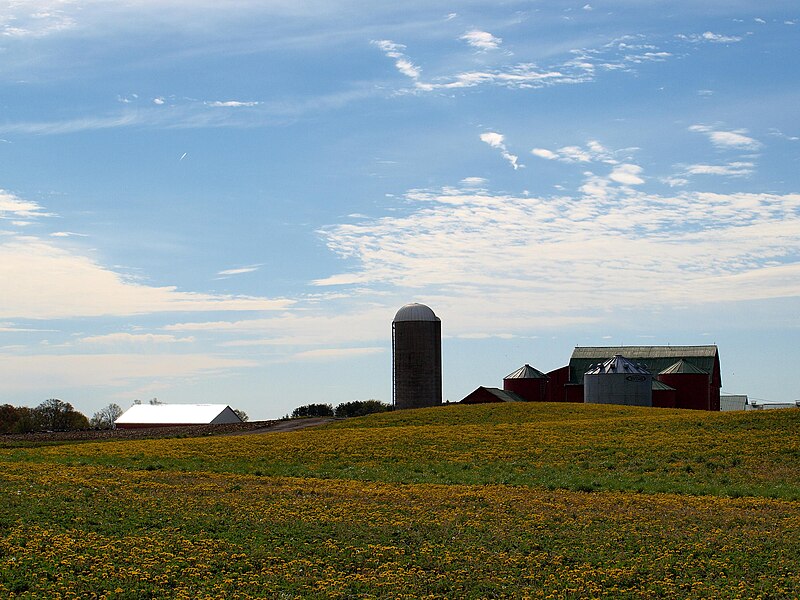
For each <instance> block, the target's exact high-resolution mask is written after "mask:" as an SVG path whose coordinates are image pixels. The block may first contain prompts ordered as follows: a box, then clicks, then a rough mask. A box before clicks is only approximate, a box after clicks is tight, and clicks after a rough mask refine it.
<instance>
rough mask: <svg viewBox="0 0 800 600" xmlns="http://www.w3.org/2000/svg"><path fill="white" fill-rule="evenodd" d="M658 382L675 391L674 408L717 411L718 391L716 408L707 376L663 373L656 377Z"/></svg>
mask: <svg viewBox="0 0 800 600" xmlns="http://www.w3.org/2000/svg"><path fill="white" fill-rule="evenodd" d="M656 379H658V380H659V381H660V382H662V383H666V384H667V385H668V386H670V387H673V388H675V390H676V404H675V407H676V408H691V409H694V410H719V390H717V400H716V408H714V404H715V403H714V402H713V401H712V394H711V390H712V389H713V388H712V386H711V382H710V377H709V376H708V375H704V374H700V373H664V374H662V375H658V376H657V377H656Z"/></svg>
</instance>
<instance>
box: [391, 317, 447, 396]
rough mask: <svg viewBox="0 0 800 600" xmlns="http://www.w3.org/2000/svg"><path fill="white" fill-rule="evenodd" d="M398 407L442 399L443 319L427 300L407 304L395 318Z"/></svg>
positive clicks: (393, 361) (394, 379)
mask: <svg viewBox="0 0 800 600" xmlns="http://www.w3.org/2000/svg"><path fill="white" fill-rule="evenodd" d="M392 363H393V365H392V366H393V369H392V380H393V381H392V383H393V403H394V406H395V408H398V409H401V408H421V407H424V406H439V405H440V404H441V403H442V322H441V321H440V320H439V317H437V316H436V315H435V314H434V312H433V311H432V310H431V309H430V308H428V307H427V306H425V305H424V304H416V303H413V304H406V305H405V306H403V307H402V308H401V309H400V310H398V311H397V314H396V315H395V317H394V321H392Z"/></svg>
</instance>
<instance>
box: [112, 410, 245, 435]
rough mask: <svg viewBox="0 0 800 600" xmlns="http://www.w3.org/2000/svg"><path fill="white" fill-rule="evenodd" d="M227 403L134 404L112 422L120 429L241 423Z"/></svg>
mask: <svg viewBox="0 0 800 600" xmlns="http://www.w3.org/2000/svg"><path fill="white" fill-rule="evenodd" d="M241 422H242V420H241V419H240V418H239V415H237V414H236V413H235V412H233V410H232V409H231V407H230V406H228V405H227V404H134V405H133V406H131V407H130V408H129V409H128V410H126V411H125V412H124V413H122V415H120V417H119V418H118V419H117V420H116V421H115V422H114V424H115V425H116V426H117V427H119V428H121V429H135V428H137V427H173V426H178V425H220V424H223V423H241Z"/></svg>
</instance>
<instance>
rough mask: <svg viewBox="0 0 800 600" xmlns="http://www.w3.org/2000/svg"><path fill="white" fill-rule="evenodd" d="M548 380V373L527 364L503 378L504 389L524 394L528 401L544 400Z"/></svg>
mask: <svg viewBox="0 0 800 600" xmlns="http://www.w3.org/2000/svg"><path fill="white" fill-rule="evenodd" d="M547 380H548V377H547V375H545V374H544V373H542V372H541V371H539V370H538V369H534V368H533V367H532V366H530V365H528V364H526V365H523V366H521V367H520V368H519V369H517V370H516V371H514V372H513V373H509V374H508V375H506V376H505V377H504V378H503V389H504V390H505V391H507V392H514V393H515V394H518V395H519V396H522V397H523V398H524V399H525V400H526V401H527V402H544V401H545V400H546V399H547Z"/></svg>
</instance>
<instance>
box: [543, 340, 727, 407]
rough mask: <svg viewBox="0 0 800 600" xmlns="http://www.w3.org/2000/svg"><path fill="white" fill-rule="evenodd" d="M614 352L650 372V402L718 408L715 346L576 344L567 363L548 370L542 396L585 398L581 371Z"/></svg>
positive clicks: (719, 380)
mask: <svg viewBox="0 0 800 600" xmlns="http://www.w3.org/2000/svg"><path fill="white" fill-rule="evenodd" d="M616 355H621V356H623V357H624V358H626V359H627V360H629V361H631V362H634V363H637V364H638V365H640V366H641V367H643V368H644V369H645V370H646V371H648V372H649V373H650V374H651V375H652V390H653V402H652V405H653V406H660V407H670V408H671V407H674V408H692V409H697V410H719V409H720V400H719V398H720V393H719V390H720V388H721V387H722V378H721V376H720V363H719V351H718V350H717V347H716V346H626V347H608V346H600V347H578V348H575V350H574V351H573V353H572V357H571V358H570V361H569V364H568V365H566V366H564V367H561V368H560V369H555V370H554V371H551V372H549V373H547V377H548V378H549V379H548V385H547V392H546V394H545V398H546V399H547V401H550V402H584V401H585V397H584V396H585V386H584V375H585V374H586V373H587V372H588V371H589V370H590V369H591V368H592V367H593V366H595V365H598V364H602V363H604V362H605V361H608V360H610V359H612V358H614V356H616ZM670 390H671V391H670Z"/></svg>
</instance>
